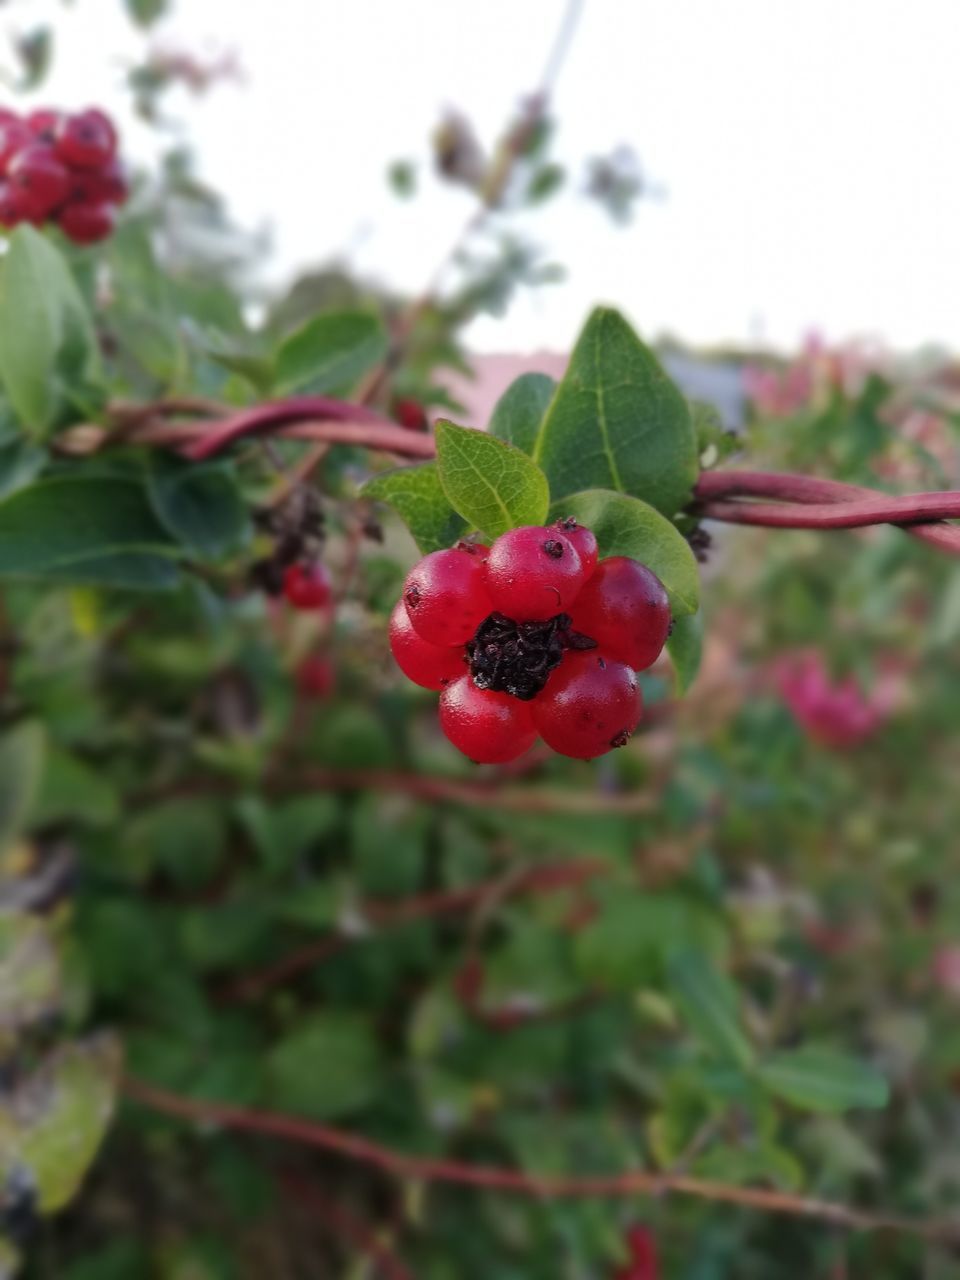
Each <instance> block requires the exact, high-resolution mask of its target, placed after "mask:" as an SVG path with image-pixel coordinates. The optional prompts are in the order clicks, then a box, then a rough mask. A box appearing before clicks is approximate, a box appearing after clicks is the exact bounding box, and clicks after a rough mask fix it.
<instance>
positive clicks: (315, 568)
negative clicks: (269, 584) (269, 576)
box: [283, 562, 330, 610]
mask: <svg viewBox="0 0 960 1280" xmlns="http://www.w3.org/2000/svg"><path fill="white" fill-rule="evenodd" d="M283 594H284V596H285V598H286V600H287V603H288V604H291V605H293V607H294V609H304V610H307V609H322V608H323V607H324V605H326V604H329V603H330V575H329V574H328V573H327V570H326V568H325V567H324V565H322V564H320V563H319V562H318V563H316V564H310V565H303V564H291V565H289V566H288V567H287V569H286V570H285V571H284V574H283Z"/></svg>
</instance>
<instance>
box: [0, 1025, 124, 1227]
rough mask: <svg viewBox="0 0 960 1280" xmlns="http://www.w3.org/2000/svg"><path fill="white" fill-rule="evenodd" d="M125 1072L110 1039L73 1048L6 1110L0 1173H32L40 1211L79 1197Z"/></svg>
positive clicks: (0, 1121) (41, 1070)
mask: <svg viewBox="0 0 960 1280" xmlns="http://www.w3.org/2000/svg"><path fill="white" fill-rule="evenodd" d="M119 1068H120V1053H119V1046H118V1045H117V1043H116V1042H115V1041H114V1040H111V1039H110V1038H109V1037H106V1036H100V1037H98V1038H97V1039H95V1040H91V1041H88V1042H86V1043H83V1044H72V1045H68V1046H67V1047H65V1048H63V1049H61V1050H59V1051H57V1052H56V1053H55V1054H53V1055H51V1056H50V1057H49V1058H48V1059H46V1061H45V1062H43V1063H42V1064H41V1065H40V1067H38V1068H37V1070H36V1071H34V1072H33V1074H32V1075H30V1076H28V1077H27V1079H26V1080H25V1081H24V1082H23V1083H22V1084H21V1085H20V1086H18V1088H17V1090H16V1092H15V1093H14V1095H13V1098H12V1101H11V1105H10V1107H9V1109H8V1110H7V1109H4V1110H0V1173H3V1174H4V1175H5V1176H4V1178H3V1180H4V1182H6V1181H7V1178H8V1177H9V1176H10V1174H11V1173H12V1172H13V1171H14V1170H15V1169H17V1168H26V1169H27V1171H28V1172H29V1174H30V1175H31V1176H32V1178H33V1180H34V1182H35V1184H36V1187H37V1199H38V1206H39V1208H40V1210H41V1212H43V1213H53V1212H55V1211H56V1210H57V1209H60V1208H62V1207H63V1206H64V1205H65V1204H67V1203H68V1201H69V1200H71V1199H72V1198H73V1196H74V1195H75V1194H76V1192H77V1190H78V1188H79V1186H80V1183H81V1181H82V1179H83V1176H84V1174H85V1173H86V1171H87V1169H88V1167H89V1166H90V1163H91V1161H92V1160H93V1157H94V1156H95V1155H96V1152H97V1148H98V1147H99V1146H100V1143H101V1141H102V1139H103V1135H104V1133H105V1132H106V1129H107V1126H108V1125H109V1123H110V1118H111V1116H112V1114H113V1106H114V1101H115V1099H116V1091H117V1079H118V1076H119Z"/></svg>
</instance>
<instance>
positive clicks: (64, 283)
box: [0, 226, 97, 437]
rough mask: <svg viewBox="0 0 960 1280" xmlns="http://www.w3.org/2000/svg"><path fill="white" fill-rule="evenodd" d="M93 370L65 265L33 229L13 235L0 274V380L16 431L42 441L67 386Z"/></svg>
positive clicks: (90, 336) (78, 299)
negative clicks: (16, 421)
mask: <svg viewBox="0 0 960 1280" xmlns="http://www.w3.org/2000/svg"><path fill="white" fill-rule="evenodd" d="M96 366H97V345H96V339H95V336H94V332H93V325H92V322H91V319H90V316H89V314H88V313H87V309H86V304H85V303H84V300H83V297H82V296H81V294H80V291H79V289H78V288H77V285H76V282H75V281H74V279H73V276H72V275H71V274H70V269H69V267H68V266H67V264H66V261H65V260H64V258H63V256H62V255H61V254H60V253H58V251H57V250H56V249H55V248H54V247H53V245H52V244H51V243H50V242H49V241H48V240H47V239H46V238H45V237H44V236H42V235H41V234H40V232H38V231H37V230H35V229H34V228H33V227H29V226H21V227H18V228H17V229H16V231H15V232H14V233H13V235H12V236H11V238H10V247H9V249H8V250H7V253H6V256H5V257H4V259H3V264H2V267H0V380H2V382H3V385H4V388H5V390H6V393H7V395H8V397H9V399H10V403H11V404H12V405H13V408H14V410H15V411H16V414H17V417H18V418H19V419H20V421H21V423H22V424H23V425H24V426H25V427H26V428H27V429H28V430H29V432H30V433H31V434H32V435H34V436H36V437H42V436H43V435H45V434H46V433H47V431H48V430H49V428H50V427H51V426H52V425H53V423H54V421H55V419H56V416H57V414H58V412H59V411H60V409H61V408H62V405H63V401H64V391H65V386H66V385H67V384H73V383H77V382H81V381H82V380H83V379H84V378H85V377H87V376H90V375H92V374H93V372H94V370H95V369H96Z"/></svg>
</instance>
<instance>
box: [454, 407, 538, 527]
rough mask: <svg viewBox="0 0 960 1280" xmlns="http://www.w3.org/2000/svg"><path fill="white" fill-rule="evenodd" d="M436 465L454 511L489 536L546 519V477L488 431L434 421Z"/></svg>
mask: <svg viewBox="0 0 960 1280" xmlns="http://www.w3.org/2000/svg"><path fill="white" fill-rule="evenodd" d="M437 466H438V468H439V472H440V483H441V485H442V486H443V491H444V493H445V494H446V495H447V498H448V499H449V501H450V503H451V505H452V506H453V508H454V510H455V511H457V512H459V514H460V515H461V516H463V518H464V519H465V520H466V521H467V522H468V523H469V524H470V525H471V526H472V527H473V528H476V529H479V530H480V532H481V533H483V534H485V535H486V536H487V537H488V538H497V537H499V536H500V534H501V533H506V531H507V530H508V529H515V528H516V527H517V526H518V525H526V524H542V523H543V521H544V519H545V518H546V514H547V508H548V506H549V503H550V494H549V489H548V487H547V478H546V476H545V475H544V474H543V472H542V471H541V470H540V468H539V467H538V466H537V465H536V464H535V463H534V462H532V461H531V459H530V458H528V457H527V455H526V454H525V453H522V452H521V451H520V450H519V449H516V448H514V446H513V445H510V444H506V443H505V442H504V441H502V440H498V439H496V437H494V436H490V435H487V434H486V432H483V431H473V430H471V429H470V428H469V427H458V426H456V425H455V424H454V423H452V422H443V421H441V422H438V423H437Z"/></svg>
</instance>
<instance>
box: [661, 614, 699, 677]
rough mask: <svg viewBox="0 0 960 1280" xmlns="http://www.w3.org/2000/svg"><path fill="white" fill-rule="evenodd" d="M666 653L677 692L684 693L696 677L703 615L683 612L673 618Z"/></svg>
mask: <svg viewBox="0 0 960 1280" xmlns="http://www.w3.org/2000/svg"><path fill="white" fill-rule="evenodd" d="M667 653H669V655H670V661H671V662H672V663H673V670H674V673H675V675H676V677H677V693H679V694H684V693H686V692H687V690H688V689H689V688H690V686H691V685H692V684H693V682H694V680H696V678H697V672H698V671H699V670H700V659H701V657H702V656H703V615H702V614H700V613H694V614H685V615H683V616H682V617H679V618H674V620H673V630H672V631H671V633H670V638H669V639H668V640H667Z"/></svg>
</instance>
